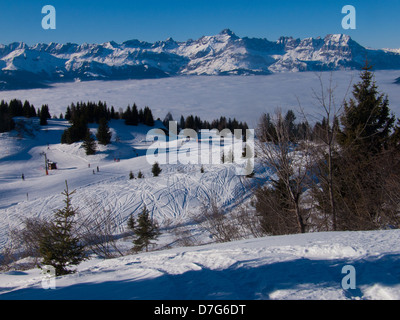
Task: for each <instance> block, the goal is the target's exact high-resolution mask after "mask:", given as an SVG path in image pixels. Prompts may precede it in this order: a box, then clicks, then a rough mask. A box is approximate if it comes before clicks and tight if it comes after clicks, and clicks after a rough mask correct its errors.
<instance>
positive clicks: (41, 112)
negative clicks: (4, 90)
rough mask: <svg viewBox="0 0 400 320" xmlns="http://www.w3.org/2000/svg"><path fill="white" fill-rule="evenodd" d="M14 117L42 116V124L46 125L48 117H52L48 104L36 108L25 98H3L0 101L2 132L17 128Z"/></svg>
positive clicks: (0, 127) (0, 125)
mask: <svg viewBox="0 0 400 320" xmlns="http://www.w3.org/2000/svg"><path fill="white" fill-rule="evenodd" d="M14 117H26V118H33V117H39V118H40V125H46V124H47V119H50V118H51V116H50V112H49V106H48V105H42V107H41V108H38V109H37V111H36V108H35V106H34V105H32V104H30V103H29V101H27V100H25V102H24V103H22V101H21V100H18V99H12V100H10V102H8V103H7V102H5V101H4V100H1V102H0V132H8V131H11V130H13V129H14V128H15V122H14V120H13V118H14Z"/></svg>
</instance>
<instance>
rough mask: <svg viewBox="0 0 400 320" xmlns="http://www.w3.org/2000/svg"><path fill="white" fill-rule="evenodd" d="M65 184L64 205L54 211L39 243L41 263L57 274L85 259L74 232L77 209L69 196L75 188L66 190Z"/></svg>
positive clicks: (69, 271) (65, 272)
mask: <svg viewBox="0 0 400 320" xmlns="http://www.w3.org/2000/svg"><path fill="white" fill-rule="evenodd" d="M65 186H66V188H65V190H64V192H62V195H64V196H65V200H64V202H65V207H64V208H63V209H60V210H57V211H56V212H55V214H54V219H53V221H52V222H51V226H50V227H49V228H48V230H47V231H46V234H44V235H43V236H42V238H41V241H40V245H39V252H40V254H41V256H42V258H43V260H42V264H43V265H50V266H53V267H54V268H55V271H56V275H57V276H58V275H64V274H68V273H71V272H73V271H72V270H71V269H70V266H73V265H78V264H79V263H80V262H82V261H83V260H84V259H85V252H84V246H83V245H82V244H81V243H80V241H79V238H78V237H77V236H76V235H75V234H74V227H75V216H76V214H77V211H76V210H75V209H74V208H73V207H72V205H71V196H72V195H73V194H74V193H75V190H74V191H72V192H70V191H69V190H68V183H67V181H65Z"/></svg>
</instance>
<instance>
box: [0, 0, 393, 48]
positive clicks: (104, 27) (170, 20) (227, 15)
mask: <svg viewBox="0 0 400 320" xmlns="http://www.w3.org/2000/svg"><path fill="white" fill-rule="evenodd" d="M348 4H350V5H353V6H354V7H355V8H356V17H357V25H356V27H357V29H356V30H344V29H342V26H341V21H342V18H343V17H344V15H343V14H342V13H341V9H342V7H343V6H344V5H348ZM44 5H53V6H54V7H55V9H56V30H44V29H43V28H42V26H41V21H42V18H43V17H44V15H43V14H42V13H41V9H42V7H43V6H44ZM399 16H400V0H383V1H377V0H345V1H340V0H339V1H338V0H335V1H333V0H318V1H317V0H303V1H298V0H297V1H296V0H275V1H269V0H246V1H245V0H212V1H210V0H196V1H195V0H141V1H136V0H114V1H109V0H97V1H93V0H80V1H77V0H46V1H42V0H0V43H2V44H8V43H11V42H14V41H23V42H26V43H27V44H34V43H38V42H44V43H49V42H52V41H53V42H61V43H65V42H74V43H83V42H88V43H102V42H106V41H111V40H114V41H116V42H123V41H126V40H130V39H139V40H144V41H149V42H154V41H157V40H165V39H166V38H168V37H172V38H174V39H175V40H177V41H185V40H188V39H190V38H192V39H197V38H199V37H201V36H203V35H213V34H217V33H218V32H220V31H221V30H223V29H225V28H229V29H231V30H232V31H234V32H235V33H236V34H237V35H238V36H240V37H244V36H249V37H259V38H267V39H269V40H277V39H278V38H279V37H280V36H293V37H296V38H306V37H317V36H322V37H323V36H325V35H327V34H330V33H345V34H349V35H350V36H351V37H352V38H353V39H354V40H356V41H357V42H359V43H360V44H362V45H364V46H369V47H373V48H383V47H387V48H400V36H399V31H400V18H399Z"/></svg>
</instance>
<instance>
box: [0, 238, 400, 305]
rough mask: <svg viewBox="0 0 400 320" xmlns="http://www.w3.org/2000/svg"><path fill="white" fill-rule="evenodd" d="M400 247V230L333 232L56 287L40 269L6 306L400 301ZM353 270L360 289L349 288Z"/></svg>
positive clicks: (5, 288)
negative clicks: (35, 302)
mask: <svg viewBox="0 0 400 320" xmlns="http://www.w3.org/2000/svg"><path fill="white" fill-rule="evenodd" d="M399 240H400V231H399V230H390V231H389V230H386V231H369V232H325V233H314V234H303V235H289V236H275V237H265V238H258V239H252V240H241V241H236V242H230V243H224V244H212V245H205V246H198V247H188V248H176V249H170V250H163V251H157V252H149V253H140V254H137V255H131V256H125V257H121V258H116V259H109V260H99V259H92V260H90V261H86V262H83V263H82V264H81V265H79V267H78V269H77V273H75V274H72V275H67V276H63V277H58V278H56V279H54V282H52V283H51V282H50V281H49V280H48V279H46V278H45V277H44V275H43V274H41V273H40V270H39V269H32V270H27V271H10V272H5V273H2V274H0V300H3V299H4V300H6V299H78V300H80V299H82V300H85V299H102V300H104V299H110V300H113V299H136V300H171V299H172V300H176V299H178V300H184V299H191V300H192V299H196V300H223V299H229V300H234V299H240V300H255V299H280V300H282V299H290V300H294V299H301V300H302V299H304V300H305V299H308V300H311V299H312V300H344V299H355V300H358V299H377V300H381V299H382V300H391V299H393V300H399V299H400V274H399V269H398V266H399V263H400V250H399V247H398V243H399ZM347 265H351V266H352V267H354V269H353V270H354V271H355V274H354V275H355V279H354V281H355V283H354V282H353V283H354V284H355V286H356V288H355V289H344V288H343V287H342V281H343V279H344V278H345V276H346V275H347V272H343V273H342V270H343V267H344V266H347ZM345 282H347V280H346V279H345ZM49 285H54V287H53V288H54V289H44V288H46V287H47V288H48V287H49ZM43 286H44V288H43ZM146 311H147V312H150V310H146Z"/></svg>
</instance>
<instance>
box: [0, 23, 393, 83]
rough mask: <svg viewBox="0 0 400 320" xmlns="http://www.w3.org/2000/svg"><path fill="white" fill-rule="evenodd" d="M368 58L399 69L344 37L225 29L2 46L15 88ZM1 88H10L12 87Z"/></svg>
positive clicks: (1, 76) (2, 67)
mask: <svg viewBox="0 0 400 320" xmlns="http://www.w3.org/2000/svg"><path fill="white" fill-rule="evenodd" d="M25 51H27V52H28V51H29V52H28V55H27V57H28V58H29V59H24V58H23V57H22V58H21V54H23V53H24V52H25ZM366 56H368V57H369V58H370V60H371V63H372V64H373V65H374V68H375V69H376V70H378V69H399V70H400V50H399V51H395V50H390V49H386V50H372V49H368V48H364V47H363V46H361V45H359V44H358V43H357V42H356V41H354V40H352V39H351V37H350V36H348V35H345V34H329V35H327V36H325V37H323V38H321V37H318V38H311V37H309V38H305V39H302V40H301V39H298V38H293V37H280V38H279V39H278V40H276V41H270V40H267V39H266V38H248V37H243V38H240V37H238V36H237V35H236V34H235V33H234V32H233V31H232V30H230V29H224V30H222V31H221V32H220V33H218V34H216V35H211V36H203V37H201V38H199V39H197V40H188V41H184V42H176V41H175V40H174V39H172V38H167V39H166V40H164V41H157V42H154V43H150V42H145V41H140V40H136V39H133V40H129V41H125V42H123V43H122V44H118V43H116V42H114V41H109V42H105V43H103V44H88V43H84V44H80V45H78V44H71V43H67V44H59V43H50V44H48V45H46V44H37V45H34V46H28V45H26V44H25V43H22V42H15V43H11V44H9V45H0V82H1V83H3V84H4V83H6V84H7V83H8V82H9V81H10V79H11V78H12V77H15V78H18V77H19V78H18V79H17V80H18V81H15V79H13V81H14V83H15V82H18V83H23V82H24V81H25V78H24V75H26V74H27V73H29V74H30V75H31V79H34V80H35V83H41V82H43V83H44V82H51V81H54V79H60V81H61V80H62V81H67V80H71V79H72V80H73V79H76V78H82V77H83V78H84V79H85V80H91V79H99V78H101V79H103V80H116V79H119V80H121V79H138V78H140V79H142V78H152V77H166V76H178V75H227V74H229V75H234V74H241V75H247V74H270V73H274V72H293V71H295V72H298V71H318V70H319V71H321V70H324V71H327V70H341V69H350V68H351V69H354V68H356V69H357V68H361V67H362V66H363V62H364V61H365V57H366ZM30 58H32V59H30ZM41 70H46V73H43V72H41ZM60 75H62V77H61V76H60ZM60 77H61V78H62V79H61V78H60ZM397 81H398V82H399V80H397ZM31 83H32V82H31ZM2 88H3V89H4V88H5V89H7V85H5V86H3V87H2Z"/></svg>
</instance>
